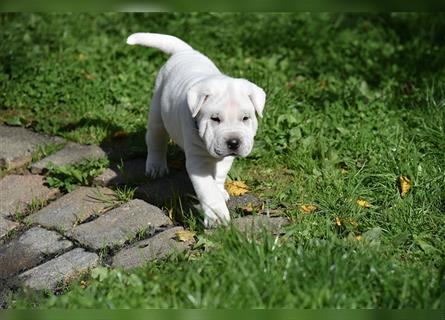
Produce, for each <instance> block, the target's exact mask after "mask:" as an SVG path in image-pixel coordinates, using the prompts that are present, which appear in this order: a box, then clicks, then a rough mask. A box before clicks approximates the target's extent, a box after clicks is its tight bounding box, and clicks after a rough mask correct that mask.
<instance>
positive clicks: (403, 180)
mask: <svg viewBox="0 0 445 320" xmlns="http://www.w3.org/2000/svg"><path fill="white" fill-rule="evenodd" d="M399 183H400V196H401V197H402V198H403V197H405V196H406V195H407V194H408V191H409V189H410V188H411V180H410V179H409V178H408V177H405V176H400V177H399Z"/></svg>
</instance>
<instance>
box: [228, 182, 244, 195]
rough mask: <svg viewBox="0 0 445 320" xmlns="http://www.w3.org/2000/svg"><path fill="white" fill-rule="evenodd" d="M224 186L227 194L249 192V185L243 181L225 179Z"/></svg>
mask: <svg viewBox="0 0 445 320" xmlns="http://www.w3.org/2000/svg"><path fill="white" fill-rule="evenodd" d="M225 187H226V190H227V192H228V193H229V195H231V196H242V195H243V194H246V193H247V192H249V187H248V186H247V185H246V184H245V183H244V181H227V182H226V183H225Z"/></svg>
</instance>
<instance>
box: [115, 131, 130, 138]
mask: <svg viewBox="0 0 445 320" xmlns="http://www.w3.org/2000/svg"><path fill="white" fill-rule="evenodd" d="M126 137H128V132H127V131H124V130H119V131H116V132H114V133H113V138H115V139H122V138H126Z"/></svg>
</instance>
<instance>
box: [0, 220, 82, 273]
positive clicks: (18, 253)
mask: <svg viewBox="0 0 445 320" xmlns="http://www.w3.org/2000/svg"><path fill="white" fill-rule="evenodd" d="M72 245H73V244H72V243H71V241H68V240H65V239H63V237H62V236H61V235H60V234H58V233H57V232H55V231H49V230H45V229H43V228H40V227H34V228H32V229H29V230H28V231H26V232H25V233H24V234H22V235H21V236H20V237H19V238H17V239H14V240H12V241H11V242H9V243H8V244H5V245H3V246H2V247H0V279H5V278H8V277H10V276H12V275H14V274H16V273H18V272H20V271H22V270H25V269H29V268H31V267H34V266H35V265H37V264H39V263H40V262H42V261H44V260H45V259H46V258H47V257H48V256H52V255H55V254H57V253H59V252H62V251H65V250H67V249H70V248H71V247H72Z"/></svg>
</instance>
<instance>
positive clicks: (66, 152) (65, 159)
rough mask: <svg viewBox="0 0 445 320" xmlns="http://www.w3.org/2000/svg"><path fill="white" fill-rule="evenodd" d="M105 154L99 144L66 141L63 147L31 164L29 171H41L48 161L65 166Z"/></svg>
mask: <svg viewBox="0 0 445 320" xmlns="http://www.w3.org/2000/svg"><path fill="white" fill-rule="evenodd" d="M106 156H107V154H106V153H105V151H104V150H102V148H101V147H99V146H95V145H81V144H78V143H74V142H68V143H67V144H66V145H65V147H64V148H63V149H61V150H59V151H57V152H56V153H54V154H52V155H50V156H48V157H46V158H44V159H42V160H40V161H38V162H36V163H34V164H32V165H31V172H32V173H42V172H43V171H45V169H46V167H47V165H48V163H50V162H51V163H53V164H54V165H56V166H66V165H72V164H77V163H81V162H83V161H85V160H89V159H100V158H104V157H106Z"/></svg>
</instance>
